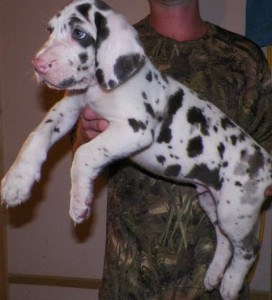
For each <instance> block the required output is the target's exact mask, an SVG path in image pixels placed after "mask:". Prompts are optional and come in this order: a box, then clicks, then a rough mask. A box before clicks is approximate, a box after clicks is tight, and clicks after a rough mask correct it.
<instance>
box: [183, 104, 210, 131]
mask: <svg viewBox="0 0 272 300" xmlns="http://www.w3.org/2000/svg"><path fill="white" fill-rule="evenodd" d="M187 121H188V122H189V123H190V124H192V125H200V130H201V133H202V134H203V135H209V131H208V129H209V126H208V123H207V120H206V117H205V116H204V115H203V113H202V111H201V110H200V109H199V108H198V107H195V106H193V107H191V108H190V109H189V110H188V113H187Z"/></svg>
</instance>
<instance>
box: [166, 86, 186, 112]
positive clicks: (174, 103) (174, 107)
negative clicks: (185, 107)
mask: <svg viewBox="0 0 272 300" xmlns="http://www.w3.org/2000/svg"><path fill="white" fill-rule="evenodd" d="M183 97H184V91H183V90H182V89H179V90H178V91H176V92H175V94H173V95H171V96H170V97H169V99H168V103H169V105H168V114H169V115H172V116H173V115H174V114H175V113H176V112H177V111H178V110H179V109H180V108H181V107H182V102H183Z"/></svg>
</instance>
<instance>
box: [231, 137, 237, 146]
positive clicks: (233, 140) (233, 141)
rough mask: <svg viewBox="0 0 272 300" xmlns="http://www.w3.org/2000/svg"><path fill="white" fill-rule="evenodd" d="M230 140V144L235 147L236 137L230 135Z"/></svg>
mask: <svg viewBox="0 0 272 300" xmlns="http://www.w3.org/2000/svg"><path fill="white" fill-rule="evenodd" d="M230 140H231V143H232V145H233V146H235V145H236V144H237V136H235V135H232V136H231V137H230Z"/></svg>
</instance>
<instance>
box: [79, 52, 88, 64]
mask: <svg viewBox="0 0 272 300" xmlns="http://www.w3.org/2000/svg"><path fill="white" fill-rule="evenodd" d="M78 57H79V59H80V62H81V63H82V64H85V63H86V62H87V60H88V53H87V52H82V53H80V54H79V55H78Z"/></svg>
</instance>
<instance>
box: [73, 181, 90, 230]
mask: <svg viewBox="0 0 272 300" xmlns="http://www.w3.org/2000/svg"><path fill="white" fill-rule="evenodd" d="M91 206H92V193H91V192H90V190H89V188H87V187H85V186H84V187H83V186H82V185H81V186H80V187H79V186H78V187H72V190H71V200H70V211H69V214H70V217H71V218H72V220H73V221H74V222H75V223H76V224H80V223H82V222H84V221H85V220H87V219H88V218H89V216H90V214H91Z"/></svg>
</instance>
